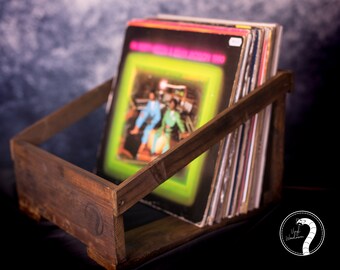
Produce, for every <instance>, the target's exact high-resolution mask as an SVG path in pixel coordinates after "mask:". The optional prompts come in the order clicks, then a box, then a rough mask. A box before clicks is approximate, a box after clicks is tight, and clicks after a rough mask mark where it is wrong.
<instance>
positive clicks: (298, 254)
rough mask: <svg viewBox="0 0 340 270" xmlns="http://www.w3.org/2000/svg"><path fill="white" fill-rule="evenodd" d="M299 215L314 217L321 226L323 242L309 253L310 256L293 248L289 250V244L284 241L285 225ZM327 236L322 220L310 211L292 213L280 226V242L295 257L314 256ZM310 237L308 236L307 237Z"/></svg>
mask: <svg viewBox="0 0 340 270" xmlns="http://www.w3.org/2000/svg"><path fill="white" fill-rule="evenodd" d="M297 214H305V215H307V216H308V215H309V216H311V217H313V218H314V219H315V220H316V221H317V222H318V224H319V226H320V228H321V240H320V241H319V243H318V245H317V246H316V247H315V248H314V249H313V250H312V251H309V254H303V253H299V252H296V251H294V250H292V249H291V248H289V247H288V246H287V244H286V243H285V241H284V239H283V229H284V225H285V224H286V222H287V221H288V220H289V219H290V218H291V217H293V216H294V215H297ZM325 235H326V232H325V227H324V225H323V223H322V221H321V219H320V218H319V217H318V216H317V215H315V214H314V213H312V212H310V211H306V210H299V211H295V212H292V213H290V214H289V215H288V216H287V217H286V218H285V219H284V220H283V221H282V223H281V226H280V230H279V236H280V241H281V244H282V245H283V247H284V248H285V249H286V250H287V251H288V252H289V253H291V254H293V255H296V256H308V255H312V254H313V253H315V252H316V251H317V250H318V249H319V248H320V247H321V245H322V244H323V242H324V240H325ZM307 237H308V236H307Z"/></svg>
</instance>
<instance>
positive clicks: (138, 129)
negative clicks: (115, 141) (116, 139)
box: [121, 90, 189, 162]
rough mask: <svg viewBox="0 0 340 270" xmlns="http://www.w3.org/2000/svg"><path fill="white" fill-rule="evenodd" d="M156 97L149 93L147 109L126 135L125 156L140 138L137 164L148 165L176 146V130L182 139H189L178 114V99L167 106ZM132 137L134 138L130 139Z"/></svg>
mask: <svg viewBox="0 0 340 270" xmlns="http://www.w3.org/2000/svg"><path fill="white" fill-rule="evenodd" d="M157 94H158V93H157V92H156V91H155V90H149V92H148V101H147V103H146V105H145V107H144V108H143V109H141V110H140V112H139V114H138V117H137V119H136V120H135V123H134V126H133V128H132V129H131V130H130V131H128V134H127V135H126V140H129V141H126V142H125V145H124V146H125V147H124V148H125V149H124V151H125V152H127V149H129V147H130V148H131V144H132V143H131V141H135V142H136V141H138V138H137V137H138V135H141V138H140V144H139V146H138V150H137V153H136V155H135V159H136V160H140V161H146V162H147V161H150V160H152V159H154V158H155V157H157V156H158V155H160V154H162V153H164V152H166V151H167V150H169V148H170V147H171V145H172V143H173V140H172V138H173V132H174V130H175V129H176V130H178V132H179V138H180V139H183V138H186V137H187V136H188V135H189V133H188V132H187V131H186V128H185V125H184V122H183V120H182V118H181V114H180V112H179V111H178V110H177V107H178V103H179V101H178V99H176V98H175V97H171V98H170V99H169V100H168V101H167V102H166V105H165V102H161V99H160V98H158V95H157ZM159 94H160V95H161V96H163V91H159ZM162 108H163V111H164V112H163V113H162ZM131 136H132V137H135V138H132V139H131V138H129V139H128V137H131ZM129 142H130V143H129ZM128 144H130V146H129V145H128ZM135 144H136V143H135ZM135 148H136V147H135ZM131 152H134V151H130V152H129V155H128V156H130V158H132V157H133V155H132V154H131ZM121 153H122V152H121ZM130 154H131V155H130Z"/></svg>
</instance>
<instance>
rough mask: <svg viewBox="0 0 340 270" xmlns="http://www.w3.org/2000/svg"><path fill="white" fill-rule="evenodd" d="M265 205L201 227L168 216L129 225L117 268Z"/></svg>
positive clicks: (217, 227)
mask: <svg viewBox="0 0 340 270" xmlns="http://www.w3.org/2000/svg"><path fill="white" fill-rule="evenodd" d="M268 209H269V208H266V209H261V210H255V211H252V212H251V213H249V214H247V215H239V216H236V217H233V218H229V219H224V220H222V222H221V223H218V224H214V225H212V226H206V227H203V228H198V227H197V226H195V225H192V224H189V223H188V222H185V221H182V220H180V219H178V218H176V217H172V216H169V217H166V218H162V219H159V220H157V221H154V222H151V223H148V224H146V225H143V226H141V227H138V228H135V229H132V230H130V231H127V232H126V233H125V239H126V261H125V262H123V263H121V264H120V265H119V267H118V268H119V269H120V268H124V269H126V268H132V267H135V266H136V265H140V264H142V263H143V262H145V261H147V260H149V259H151V258H155V257H156V256H158V255H160V254H162V253H164V252H166V251H169V250H171V249H173V248H175V247H178V246H180V245H183V244H185V243H187V242H189V241H191V240H193V239H195V238H197V237H199V236H202V235H204V234H207V233H209V232H213V231H216V230H218V229H221V228H223V227H225V226H226V225H227V224H228V225H230V224H234V223H240V222H242V221H244V220H245V217H247V219H250V218H252V217H255V216H256V215H258V214H259V213H260V212H263V211H268Z"/></svg>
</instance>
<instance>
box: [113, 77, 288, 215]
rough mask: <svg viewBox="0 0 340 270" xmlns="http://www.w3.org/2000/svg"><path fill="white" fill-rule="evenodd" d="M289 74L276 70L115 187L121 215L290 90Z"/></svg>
mask: <svg viewBox="0 0 340 270" xmlns="http://www.w3.org/2000/svg"><path fill="white" fill-rule="evenodd" d="M291 88H292V74H291V73H290V72H279V73H278V74H277V75H276V76H275V77H273V78H272V79H270V80H269V81H268V82H266V83H265V84H264V85H262V86H260V87H258V88H257V89H256V90H254V91H253V92H252V93H250V94H249V95H247V96H246V97H244V98H243V99H241V100H240V101H239V102H237V103H236V104H235V105H232V106H231V107H229V108H227V109H225V110H224V111H223V112H221V113H220V114H218V115H217V116H216V117H215V118H214V119H213V120H211V121H209V122H208V123H207V124H205V125H204V126H202V127H201V128H199V129H198V130H196V131H195V132H193V133H192V134H191V135H190V136H189V137H188V138H187V139H185V140H182V141H181V142H179V143H178V144H177V145H176V146H175V147H173V148H172V149H170V150H169V151H167V152H166V153H164V154H162V155H160V156H159V157H157V158H156V159H155V160H154V161H152V162H150V163H149V164H148V165H147V166H145V167H144V168H143V169H141V170H140V171H139V172H137V173H136V174H135V175H133V176H131V177H130V178H128V179H126V180H125V181H124V182H123V183H121V184H120V185H119V186H118V189H117V200H118V202H117V204H118V209H117V210H118V211H117V212H115V213H114V214H115V215H116V216H119V215H121V214H122V213H124V212H125V211H126V210H128V209H129V208H130V207H131V206H133V205H134V204H135V203H137V202H138V201H139V200H140V199H142V198H143V197H145V196H146V195H148V194H149V193H150V192H151V191H152V190H154V189H155V188H156V187H157V186H158V185H160V184H161V183H163V182H164V181H165V180H167V179H168V178H170V177H171V176H172V175H174V174H175V173H176V172H178V171H179V170H181V169H182V168H184V167H185V166H186V165H187V164H188V163H190V162H191V161H192V160H194V159H195V158H196V157H198V156H199V155H201V154H202V153H203V152H205V151H206V150H208V149H209V148H210V147H211V146H213V145H214V144H215V143H217V142H218V141H220V140H221V139H222V138H223V137H225V136H226V135H227V134H228V133H229V132H231V131H233V130H234V129H235V128H236V127H238V126H239V125H240V124H241V123H243V122H245V121H246V120H248V119H249V118H250V117H251V116H252V115H254V114H256V113H257V112H259V111H260V110H262V109H263V108H265V107H266V106H267V105H269V104H271V103H272V102H274V101H275V100H276V99H278V98H279V97H281V96H282V95H284V94H285V93H286V92H288V91H290V90H291Z"/></svg>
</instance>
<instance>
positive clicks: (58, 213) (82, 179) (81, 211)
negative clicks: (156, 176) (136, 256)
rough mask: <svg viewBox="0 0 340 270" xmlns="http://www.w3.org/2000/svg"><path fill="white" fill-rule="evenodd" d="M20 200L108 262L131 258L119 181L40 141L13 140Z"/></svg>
mask: <svg viewBox="0 0 340 270" xmlns="http://www.w3.org/2000/svg"><path fill="white" fill-rule="evenodd" d="M12 151H13V153H12V154H13V157H14V161H15V171H16V179H17V190H18V195H19V205H20V207H21V209H22V210H24V211H27V212H28V213H30V214H32V213H33V215H36V216H43V217H45V218H47V219H48V220H50V221H52V222H53V223H54V224H56V225H58V226H59V227H60V228H62V229H63V230H65V231H66V232H68V233H70V234H71V235H73V236H75V237H76V238H78V239H79V240H80V241H82V242H83V243H85V244H86V245H87V247H88V251H89V255H90V256H91V257H93V258H95V259H96V260H97V261H98V262H99V263H100V264H102V265H104V266H105V267H108V265H111V266H112V267H113V266H114V265H116V264H117V263H118V262H119V261H122V260H124V258H125V239H124V225H123V218H122V217H114V216H113V209H114V208H116V205H115V202H116V200H115V193H114V190H115V189H116V185H114V184H113V183H111V182H108V181H107V180H105V179H102V178H100V177H97V176H96V175H94V174H92V173H90V172H87V171H85V170H83V169H81V168H78V167H77V166H75V165H73V164H71V163H68V162H66V161H64V160H62V159H60V158H58V157H56V156H54V155H52V154H50V153H48V152H46V151H44V150H42V149H40V148H38V147H36V146H34V145H31V144H29V143H27V142H22V141H15V140H14V141H12Z"/></svg>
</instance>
